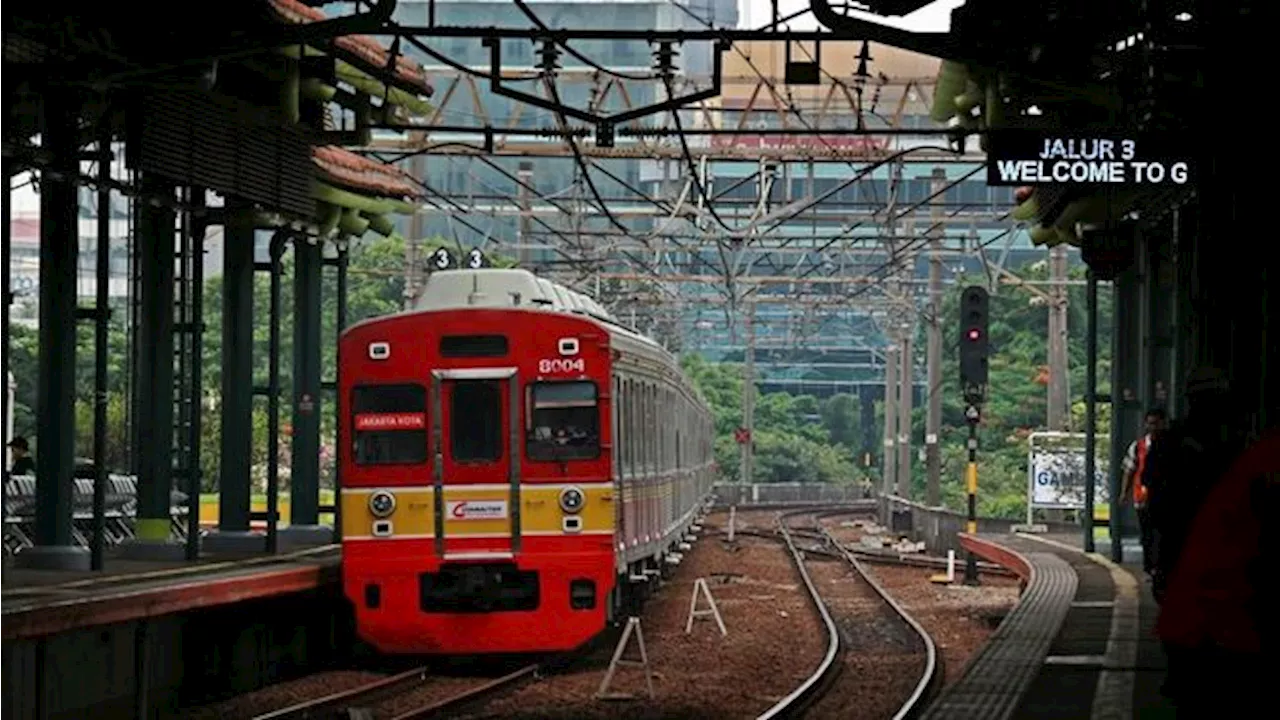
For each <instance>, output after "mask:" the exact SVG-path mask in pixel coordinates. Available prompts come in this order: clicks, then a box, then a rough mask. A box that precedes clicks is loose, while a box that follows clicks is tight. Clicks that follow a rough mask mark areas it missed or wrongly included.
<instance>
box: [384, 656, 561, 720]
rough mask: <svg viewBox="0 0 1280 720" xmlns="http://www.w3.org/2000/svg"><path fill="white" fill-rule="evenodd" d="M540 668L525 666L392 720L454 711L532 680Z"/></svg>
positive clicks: (419, 718) (417, 719) (408, 719)
mask: <svg viewBox="0 0 1280 720" xmlns="http://www.w3.org/2000/svg"><path fill="white" fill-rule="evenodd" d="M540 667H541V666H539V665H537V664H533V665H526V666H525V667H522V668H520V669H519V670H516V671H515V672H512V673H508V674H506V675H503V676H502V677H500V678H497V679H495V680H490V681H489V682H487V683H484V684H482V685H479V686H478V687H474V688H471V689H470V690H464V691H462V692H460V693H458V694H456V695H453V696H451V697H447V698H445V699H444V700H439V701H437V702H433V703H431V704H428V705H423V706H422V707H417V708H414V709H412V710H409V711H406V712H403V713H400V714H399V715H396V716H395V717H394V718H393V719H392V720H422V718H427V717H431V716H433V715H435V714H437V713H440V712H443V711H445V710H455V709H457V708H458V707H460V706H462V705H465V704H467V703H470V702H473V701H475V700H478V699H479V698H481V697H482V696H485V695H490V694H493V693H496V692H499V691H501V690H508V689H510V688H512V687H515V686H516V685H518V684H520V683H522V682H525V681H528V680H532V679H533V678H534V677H536V675H537V672H538V670H539V669H540Z"/></svg>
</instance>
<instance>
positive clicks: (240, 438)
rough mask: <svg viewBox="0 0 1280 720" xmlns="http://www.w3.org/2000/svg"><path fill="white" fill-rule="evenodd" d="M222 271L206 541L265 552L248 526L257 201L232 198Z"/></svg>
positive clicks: (218, 547) (220, 547)
mask: <svg viewBox="0 0 1280 720" xmlns="http://www.w3.org/2000/svg"><path fill="white" fill-rule="evenodd" d="M227 206H228V207H227V212H228V215H227V218H226V226H225V238H226V240H225V243H224V248H223V273H222V313H223V315H222V446H221V447H220V448H219V453H220V455H221V462H220V465H221V475H220V477H219V479H218V532H216V533H210V534H209V535H208V536H206V537H205V540H204V546H205V548H206V549H207V550H209V551H211V552H217V551H219V550H232V551H243V550H253V551H257V552H262V551H263V550H264V549H265V548H266V540H265V538H264V537H263V536H262V535H261V534H260V533H253V532H250V531H249V498H250V490H251V481H250V475H249V472H250V461H251V457H252V451H253V269H254V268H253V245H254V225H253V211H252V207H251V206H249V205H248V204H247V203H243V202H241V201H234V202H233V201H230V200H229V201H228V203H227Z"/></svg>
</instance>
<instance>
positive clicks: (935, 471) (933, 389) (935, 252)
mask: <svg viewBox="0 0 1280 720" xmlns="http://www.w3.org/2000/svg"><path fill="white" fill-rule="evenodd" d="M946 182H947V176H946V171H945V170H943V169H942V168H934V169H933V180H932V182H931V183H930V186H929V190H930V193H929V194H930V195H935V194H937V193H940V192H942V188H943V187H944V186H945V185H946ZM942 201H943V198H942V196H941V195H939V196H938V197H935V198H934V199H933V200H932V201H931V202H930V203H929V226H930V230H929V234H930V235H931V236H932V237H930V239H929V317H928V318H926V319H925V320H926V322H927V323H928V326H927V328H926V329H927V332H928V336H927V337H926V342H927V347H926V353H927V355H928V357H927V358H926V359H925V362H926V364H927V371H926V376H927V382H928V384H927V386H926V387H927V390H928V395H926V396H925V402H927V403H929V410H928V413H927V414H926V415H925V419H924V452H925V474H926V477H925V496H924V501H925V504H926V505H927V506H929V507H937V506H938V505H941V504H942V491H941V481H942V453H941V450H940V448H939V447H938V431H939V430H940V429H941V428H942V322H941V319H940V315H941V314H942V247H941V245H942V242H941V239H940V236H941V235H942V230H941V227H942V213H943V208H942Z"/></svg>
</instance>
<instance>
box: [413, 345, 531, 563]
mask: <svg viewBox="0 0 1280 720" xmlns="http://www.w3.org/2000/svg"><path fill="white" fill-rule="evenodd" d="M432 376H433V377H432V380H433V387H434V389H435V392H434V393H432V397H433V398H434V403H435V408H434V412H433V413H432V416H433V417H434V418H437V419H438V422H437V423H436V424H435V426H434V427H433V437H432V451H433V453H434V464H435V493H434V495H435V500H434V504H435V508H434V509H435V525H434V527H435V546H436V554H437V555H440V556H442V557H444V558H445V559H463V558H468V557H481V556H486V557H487V556H506V557H509V556H511V555H513V554H514V553H517V552H519V550H520V453H519V448H520V440H519V437H520V436H519V432H520V417H519V416H520V410H519V408H520V399H519V392H520V390H519V383H518V382H517V381H516V369H515V368H469V369H457V370H436V371H433V372H432Z"/></svg>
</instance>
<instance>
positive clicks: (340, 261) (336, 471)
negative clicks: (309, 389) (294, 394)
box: [333, 240, 350, 543]
mask: <svg viewBox="0 0 1280 720" xmlns="http://www.w3.org/2000/svg"><path fill="white" fill-rule="evenodd" d="M349 261H350V256H349V255H348V252H347V243H346V241H345V240H343V241H339V243H338V258H337V270H338V271H337V276H338V277H337V286H338V288H337V295H338V298H337V300H338V325H337V330H336V332H335V334H336V336H337V337H335V338H334V346H335V347H334V352H333V358H334V362H333V376H334V377H333V415H334V424H333V447H334V448H335V449H336V448H337V447H338V437H339V435H341V432H340V431H339V430H338V428H339V427H341V425H342V403H341V402H339V399H338V375H339V368H341V367H342V351H341V349H340V348H341V344H340V343H339V342H338V341H339V340H341V339H342V331H343V330H346V329H347V268H348V264H349ZM333 542H335V543H337V542H342V464H341V463H339V462H337V460H336V458H335V461H334V463H333Z"/></svg>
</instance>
